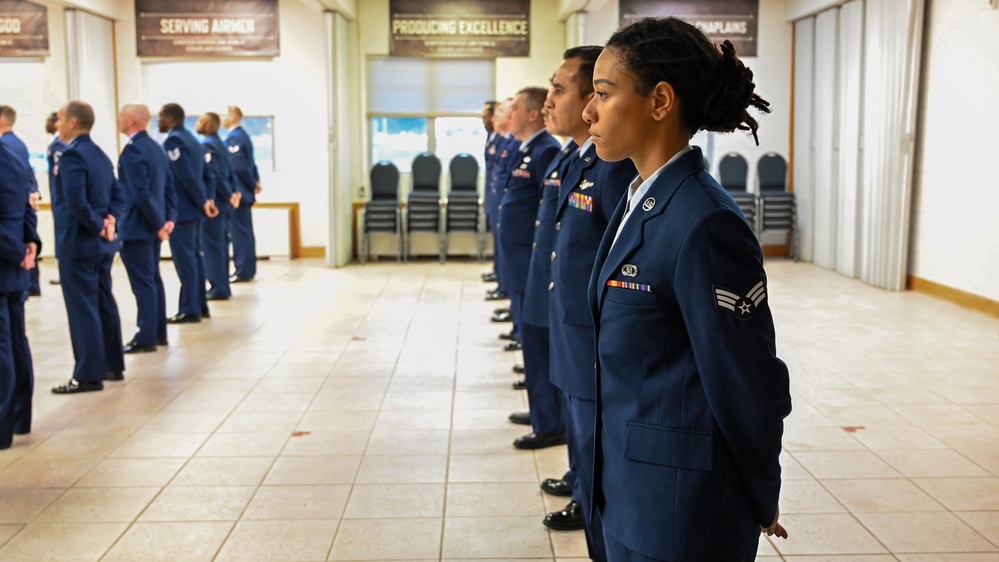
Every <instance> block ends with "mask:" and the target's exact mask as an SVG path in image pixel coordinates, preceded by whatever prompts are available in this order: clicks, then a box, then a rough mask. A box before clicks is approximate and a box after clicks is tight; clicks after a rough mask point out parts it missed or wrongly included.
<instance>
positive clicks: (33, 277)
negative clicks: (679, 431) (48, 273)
mask: <svg viewBox="0 0 999 562" xmlns="http://www.w3.org/2000/svg"><path fill="white" fill-rule="evenodd" d="M38 262H39V260H38V258H37V257H35V267H33V268H31V269H29V270H28V280H29V281H28V292H29V293H31V294H32V295H40V294H42V285H41V283H39V277H40V276H41V274H40V272H39V271H38Z"/></svg>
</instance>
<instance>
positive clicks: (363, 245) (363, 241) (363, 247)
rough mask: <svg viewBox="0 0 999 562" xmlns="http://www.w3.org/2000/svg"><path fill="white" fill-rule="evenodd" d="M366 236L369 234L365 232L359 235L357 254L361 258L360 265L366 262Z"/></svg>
mask: <svg viewBox="0 0 999 562" xmlns="http://www.w3.org/2000/svg"><path fill="white" fill-rule="evenodd" d="M368 236H369V234H368V233H367V232H365V233H364V234H363V235H361V255H360V256H358V258H359V259H360V260H361V265H364V264H366V263H368V244H369V242H368Z"/></svg>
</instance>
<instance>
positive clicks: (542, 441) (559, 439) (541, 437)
mask: <svg viewBox="0 0 999 562" xmlns="http://www.w3.org/2000/svg"><path fill="white" fill-rule="evenodd" d="M555 445H565V434H564V433H534V432H533V431H532V432H531V433H528V434H527V435H521V436H520V437H518V438H516V439H514V440H513V446H514V447H516V448H518V449H544V448H546V447H554V446H555Z"/></svg>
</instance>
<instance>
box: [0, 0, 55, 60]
mask: <svg viewBox="0 0 999 562" xmlns="http://www.w3.org/2000/svg"><path fill="white" fill-rule="evenodd" d="M48 54H49V20H48V8H46V7H45V6H40V5H38V4H34V3H32V2H26V1H24V0H0V57H44V56H46V55H48Z"/></svg>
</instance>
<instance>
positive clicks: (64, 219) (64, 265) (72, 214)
mask: <svg viewBox="0 0 999 562" xmlns="http://www.w3.org/2000/svg"><path fill="white" fill-rule="evenodd" d="M93 124H94V110H93V108H91V107H90V106H89V105H88V104H86V103H84V102H80V101H71V102H69V103H68V104H66V105H65V106H64V107H63V108H62V109H61V110H60V111H59V137H60V138H62V139H65V140H66V141H68V143H69V146H68V147H67V148H66V151H65V152H63V154H62V158H60V159H59V163H58V164H57V165H56V166H55V169H54V170H53V175H54V176H55V183H54V184H53V192H52V193H53V195H52V216H53V219H54V221H55V233H56V258H57V259H58V260H59V278H60V279H61V281H62V295H63V299H65V301H66V316H67V319H68V320H69V335H70V340H71V341H72V344H73V356H74V357H75V359H76V366H75V367H74V369H73V377H72V378H71V379H70V380H69V382H67V383H66V384H64V385H61V386H57V387H55V388H53V389H52V392H54V393H56V394H75V393H78V392H89V391H95V390H102V389H103V388H104V381H105V380H122V378H123V373H124V371H125V359H124V356H123V355H122V349H121V341H122V339H121V320H120V317H119V316H118V305H117V303H115V300H114V295H113V294H112V292H111V264H112V262H113V261H114V254H115V252H116V251H117V250H118V241H117V239H116V238H115V236H116V235H115V228H116V225H117V223H118V219H119V217H121V211H122V206H123V204H124V200H123V198H122V194H121V187H120V186H119V185H118V181H117V180H116V179H115V177H114V167H113V166H112V164H111V160H110V159H109V158H108V157H107V155H106V154H104V151H102V150H101V149H100V148H99V147H98V146H97V145H96V144H94V141H93V140H91V139H90V134H89V133H90V128H91V127H92V126H93Z"/></svg>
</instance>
